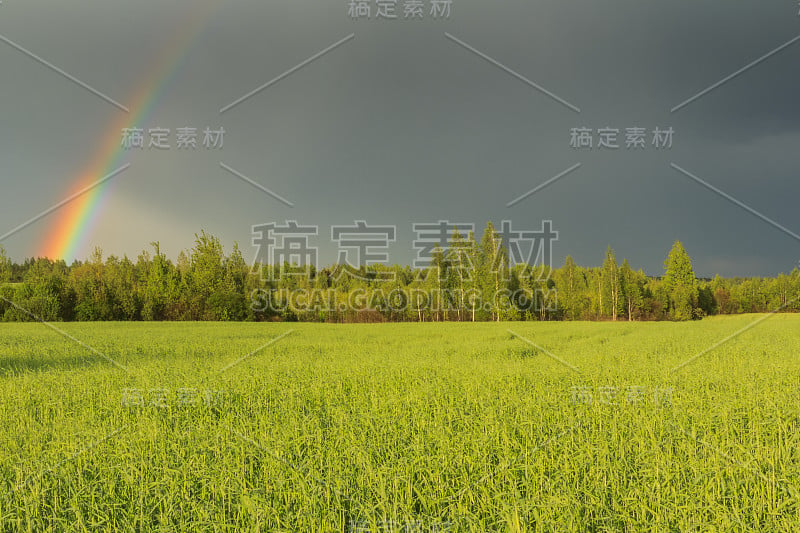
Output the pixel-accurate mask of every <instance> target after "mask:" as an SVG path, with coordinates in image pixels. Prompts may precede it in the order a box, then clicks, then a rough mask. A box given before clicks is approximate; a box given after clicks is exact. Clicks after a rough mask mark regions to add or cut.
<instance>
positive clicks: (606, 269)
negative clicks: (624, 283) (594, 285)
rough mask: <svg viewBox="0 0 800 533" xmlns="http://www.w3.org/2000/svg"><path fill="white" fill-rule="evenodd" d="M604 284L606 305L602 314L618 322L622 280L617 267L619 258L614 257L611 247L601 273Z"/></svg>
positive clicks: (603, 293)
mask: <svg viewBox="0 0 800 533" xmlns="http://www.w3.org/2000/svg"><path fill="white" fill-rule="evenodd" d="M601 280H602V281H601V283H602V293H601V294H602V301H603V302H604V304H601V305H603V307H602V312H603V313H604V314H605V315H606V316H608V315H610V316H611V319H612V320H614V321H616V320H617V315H618V313H619V306H620V292H621V291H620V280H619V267H618V266H617V258H616V257H615V256H614V250H612V249H611V247H610V246H609V247H608V249H607V250H606V258H605V260H604V261H603V268H602V272H601Z"/></svg>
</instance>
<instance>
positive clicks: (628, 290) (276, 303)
mask: <svg viewBox="0 0 800 533" xmlns="http://www.w3.org/2000/svg"><path fill="white" fill-rule="evenodd" d="M151 246H152V252H148V251H143V252H142V253H141V254H140V255H139V256H138V257H137V259H136V260H135V261H132V260H130V259H129V258H128V257H122V258H119V257H115V256H113V255H112V256H109V257H107V258H105V259H104V258H103V254H102V252H101V251H100V250H99V249H97V250H95V251H94V253H93V254H92V256H91V257H90V258H89V259H88V260H87V261H75V262H74V263H73V264H71V265H67V264H66V263H65V262H64V261H63V260H55V261H54V260H50V259H46V258H37V259H28V260H26V261H24V262H23V263H21V264H17V263H14V262H12V261H11V260H9V258H8V257H7V255H6V253H5V251H4V250H3V249H2V247H0V320H2V321H6V322H20V321H32V320H45V321H139V320H145V321H150V320H156V321H159V320H172V321H179V320H216V321H227V320H230V321H266V320H270V321H280V320H282V321H316V322H384V321H391V322H405V321H408V322H429V321H433V322H435V321H489V320H494V321H499V320H628V321H633V320H637V321H640V320H692V319H700V318H702V317H704V316H708V315H720V314H738V313H763V312H772V311H775V310H780V311H783V312H798V311H800V271H798V269H797V268H795V269H794V270H792V271H791V272H790V273H789V274H781V275H779V276H777V277H774V278H721V277H720V276H717V277H715V278H713V279H697V278H696V277H695V273H694V271H693V268H692V263H691V259H690V257H689V254H688V253H687V252H686V250H685V249H684V247H683V245H682V244H681V243H680V242H676V243H675V244H674V245H673V247H672V249H671V250H670V251H669V253H668V255H667V258H666V260H665V264H664V274H663V276H657V277H656V276H647V275H645V273H644V272H643V271H642V270H634V269H633V268H632V267H631V266H630V264H629V263H628V261H627V260H624V261H622V263H621V264H619V263H618V261H617V258H616V256H615V253H614V251H613V250H612V249H611V248H610V247H609V248H608V250H607V251H606V254H605V258H604V260H603V263H602V265H601V266H599V267H582V266H579V265H577V264H575V261H574V260H573V259H572V258H571V257H569V256H568V257H567V258H566V260H565V262H564V264H563V265H562V266H560V267H558V268H551V267H549V266H546V265H529V264H514V265H511V264H510V261H509V258H508V250H507V249H506V248H505V247H504V246H503V243H502V242H499V241H498V237H497V232H496V231H495V229H494V226H493V225H492V224H491V223H489V224H487V227H486V230H485V231H484V233H483V237H482V238H481V240H480V241H476V238H475V235H474V234H473V233H470V234H469V235H464V236H462V235H460V234H458V233H457V232H456V233H454V234H453V236H452V239H451V241H450V242H449V245H448V247H447V248H445V249H441V248H436V249H435V250H434V251H433V254H432V259H431V264H430V266H429V267H427V268H412V267H410V266H401V265H393V266H384V265H374V266H369V267H364V266H362V267H359V268H353V267H349V266H347V265H340V264H334V265H331V266H329V267H324V268H317V267H314V266H309V267H308V268H307V270H306V271H305V272H303V275H286V273H287V272H290V271H291V272H294V273H295V274H296V270H297V268H296V266H294V268H293V266H292V265H288V264H283V265H262V264H259V265H256V266H255V267H253V266H251V265H248V264H247V262H246V261H245V260H244V258H243V256H242V253H241V251H240V250H239V248H238V246H237V245H234V247H233V250H232V251H231V252H230V253H229V254H226V253H225V252H224V250H223V247H222V245H221V244H220V241H219V239H217V238H216V237H214V236H212V235H209V234H207V233H205V232H201V233H200V234H199V235H195V243H194V246H193V247H192V248H191V250H188V251H185V252H181V253H180V255H179V256H178V258H177V261H175V262H172V261H171V260H169V259H167V257H166V256H165V255H164V254H163V253H162V251H161V249H160V246H159V244H158V243H157V242H156V243H151Z"/></svg>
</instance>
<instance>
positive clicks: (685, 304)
mask: <svg viewBox="0 0 800 533" xmlns="http://www.w3.org/2000/svg"><path fill="white" fill-rule="evenodd" d="M664 268H665V273H664V285H665V288H666V290H667V292H668V294H669V308H670V309H669V312H670V317H671V318H672V319H673V320H690V319H692V318H694V317H695V313H696V311H695V309H697V299H698V291H697V280H696V278H695V275H694V269H692V260H691V258H690V257H689V254H688V253H687V252H686V250H685V249H684V247H683V244H682V243H681V242H680V241H675V244H673V245H672V249H671V250H670V252H669V255H668V256H667V260H666V261H665V262H664Z"/></svg>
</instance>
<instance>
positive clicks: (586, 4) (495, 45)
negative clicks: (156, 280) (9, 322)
mask: <svg viewBox="0 0 800 533" xmlns="http://www.w3.org/2000/svg"><path fill="white" fill-rule="evenodd" d="M348 3H349V2H348V0H324V1H323V0H316V1H311V0H309V1H297V0H282V1H273V0H266V1H264V0H261V1H218V2H209V1H207V0H173V1H171V2H163V1H162V0H139V1H136V2H130V1H116V0H70V1H68V2H64V1H63V0H51V1H42V0H24V1H23V0H4V1H3V2H2V4H0V36H2V37H3V41H5V40H10V41H12V42H13V43H15V44H16V45H18V46H20V47H23V48H24V49H25V50H27V51H28V52H30V53H33V54H36V55H38V56H39V57H41V58H42V59H44V60H46V61H47V62H49V63H50V64H51V65H53V66H54V67H57V68H58V69H62V70H63V71H64V72H65V73H67V74H69V75H71V76H74V77H75V78H76V79H77V80H79V81H80V82H82V83H84V84H86V85H88V86H90V87H92V88H93V89H95V90H96V91H98V92H101V93H103V94H104V95H105V96H107V97H108V98H110V99H113V100H114V101H116V102H119V103H120V104H122V105H123V106H126V107H130V113H125V112H124V111H122V110H120V109H118V108H117V107H115V106H114V105H112V104H111V103H109V102H108V101H106V100H104V99H103V98H101V97H100V96H98V95H97V94H94V93H93V92H91V91H90V90H88V89H87V88H85V87H81V86H79V85H78V84H77V83H75V82H73V81H70V80H69V79H66V77H65V76H63V75H62V74H60V73H58V72H55V71H54V70H53V69H51V68H48V67H47V66H45V65H43V64H41V63H39V62H37V61H35V60H34V59H33V58H31V57H30V56H29V55H27V54H26V53H23V52H22V51H20V50H19V49H16V48H15V47H14V46H12V45H11V44H9V43H7V42H0V69H2V70H0V72H2V77H0V80H2V81H0V184H1V185H2V188H0V206H1V208H0V235H2V234H4V233H6V232H7V231H8V230H11V229H12V228H14V227H16V226H18V225H19V224H21V223H23V222H25V221H26V220H29V219H30V218H32V217H34V216H35V215H37V214H39V213H41V212H42V211H44V210H45V209H47V208H49V207H51V206H53V205H55V204H57V203H59V202H60V201H62V200H64V198H66V197H67V196H69V194H70V191H71V187H73V184H74V183H75V181H76V180H77V179H78V178H80V177H81V174H82V172H83V171H84V170H85V169H86V168H87V167H88V166H89V164H90V162H92V161H93V160H95V159H96V158H97V157H98V154H102V153H103V146H104V145H107V144H108V143H109V139H110V138H111V140H112V141H113V140H114V138H116V139H117V144H119V142H120V141H121V138H122V133H121V131H120V130H119V129H118V126H117V125H118V124H120V123H125V121H126V120H127V121H128V125H129V126H131V127H133V126H138V127H141V128H144V129H148V128H153V127H163V128H170V129H171V130H172V138H171V140H170V142H171V144H172V148H171V149H169V150H163V151H158V150H152V149H151V150H148V149H145V150H131V151H127V152H124V153H123V154H122V156H121V159H120V163H121V164H125V163H130V167H129V168H128V169H127V170H126V171H124V172H122V173H121V174H119V175H118V176H117V177H115V178H114V179H113V180H111V181H109V182H108V184H106V185H104V188H105V189H104V190H105V196H106V198H107V201H106V202H105V203H104V205H103V208H102V210H101V212H100V213H99V215H98V218H97V223H96V224H95V226H94V227H93V229H92V231H91V232H90V233H89V234H88V239H87V242H86V243H85V245H84V246H83V247H82V249H80V250H79V251H78V255H79V256H80V257H81V258H83V257H86V256H87V255H88V254H89V253H90V251H91V249H92V248H93V247H94V246H100V247H102V248H103V250H104V251H105V253H106V254H110V253H113V254H117V255H122V254H127V255H128V256H129V257H132V258H135V257H136V256H137V255H138V253H139V252H140V251H141V250H142V249H144V248H146V247H148V243H149V242H151V241H154V240H159V241H161V244H162V249H163V250H165V251H166V253H167V254H168V255H169V256H170V257H173V258H174V257H176V256H177V254H178V252H179V251H180V250H182V249H187V248H190V247H191V245H192V243H193V239H194V233H195V232H199V231H200V230H201V229H204V230H206V231H208V232H210V233H213V234H215V235H217V236H219V237H220V238H221V239H222V241H223V244H224V245H225V246H226V249H228V250H229V249H230V247H231V246H232V244H233V243H234V242H235V241H237V242H239V244H240V246H241V247H242V249H243V252H244V253H245V255H246V256H247V257H251V256H252V255H253V254H254V249H253V248H252V247H251V245H250V239H251V226H252V225H254V224H259V223H265V222H277V223H283V222H284V221H285V220H297V221H298V222H300V223H301V224H309V225H317V226H319V230H320V234H321V235H320V238H319V239H317V240H316V241H312V244H316V245H317V246H319V248H320V251H321V258H322V262H324V263H330V262H332V261H334V260H335V254H334V246H333V245H332V244H331V243H330V238H329V235H330V228H331V226H332V225H346V224H353V221H354V220H357V219H364V220H366V221H367V222H368V223H370V224H381V225H396V226H397V229H398V241H397V242H396V243H394V244H393V245H392V246H391V248H390V261H391V262H393V263H394V262H398V263H410V262H411V261H412V260H413V259H414V257H415V251H414V249H413V247H412V240H413V239H414V233H413V231H412V223H414V222H435V221H438V220H450V221H453V222H468V223H474V224H475V225H476V228H477V229H478V230H479V233H480V231H481V230H482V229H483V227H484V225H485V224H486V221H487V220H494V221H495V222H497V223H499V221H501V220H503V219H508V220H511V221H512V222H513V224H514V226H515V227H516V228H519V229H538V228H539V226H540V224H541V221H542V220H544V219H548V220H552V221H553V225H554V229H556V230H557V231H558V232H559V241H558V242H557V243H556V244H555V245H554V255H555V262H556V263H557V264H561V262H562V261H563V259H564V257H565V256H566V255H568V254H571V255H572V256H573V257H574V258H575V260H576V261H577V262H578V263H579V264H583V265H596V264H599V263H600V262H601V261H602V258H603V253H604V250H605V248H606V246H608V245H611V246H612V247H613V248H614V249H615V251H616V252H617V256H618V258H619V259H620V261H621V259H622V258H627V259H628V260H629V261H630V262H631V264H632V265H633V266H634V267H635V268H642V269H644V270H645V271H646V272H647V273H650V274H660V273H662V272H663V261H664V257H665V256H666V253H667V251H668V249H669V248H670V246H671V244H672V242H673V241H674V240H676V239H679V240H681V241H683V242H684V244H685V246H686V248H687V250H688V251H689V253H690V255H691V256H692V258H693V260H694V265H695V270H696V272H697V273H698V275H701V276H711V275H713V274H715V273H720V274H722V275H726V276H739V275H741V276H744V275H773V274H776V273H778V272H788V271H789V270H791V269H792V268H793V267H794V266H795V265H796V264H797V263H798V260H800V239H798V238H796V237H794V236H792V235H790V234H788V233H795V234H798V233H800V209H798V202H799V199H800V194H799V193H800V179H798V178H800V172H799V169H800V99H799V98H798V94H800V69H798V64H799V63H800V40H799V41H797V42H795V43H792V44H789V45H787V46H785V47H784V48H783V49H780V50H777V49H778V48H779V47H781V46H782V45H785V44H786V43H788V42H789V41H791V40H792V39H794V38H795V37H797V36H798V35H800V17H798V10H800V6H798V3H797V2H796V1H789V0H775V1H771V2H763V1H761V0H742V1H739V2H735V3H734V2H729V1H725V0H709V1H704V2H697V1H696V0H671V1H668V2H665V1H663V0H636V1H633V0H547V1H522V0H495V1H491V2H488V1H477V0H453V2H452V7H451V10H452V11H451V14H450V17H449V18H448V19H433V18H432V17H431V16H430V8H431V0H424V15H425V16H424V18H423V19H422V20H404V19H403V4H404V0H399V1H398V2H397V4H398V6H397V11H398V13H399V18H398V19H396V20H376V19H375V15H376V11H377V9H378V7H377V6H376V3H375V2H374V1H372V2H370V4H371V10H372V13H371V14H372V17H371V18H370V19H363V18H362V19H358V20H354V19H352V18H351V17H349V16H348ZM193 28H197V31H195V30H193ZM351 34H354V38H352V39H350V40H347V41H345V42H343V43H341V44H340V45H339V46H337V47H336V48H335V49H332V50H329V51H328V52H327V53H325V54H324V55H322V56H321V57H318V58H317V59H316V60H315V61H313V62H311V63H309V64H307V65H305V66H303V67H302V68H299V69H296V70H295V71H294V72H292V73H291V74H289V75H288V76H286V77H284V78H283V79H281V80H280V81H278V82H277V83H275V84H273V85H271V86H270V87H268V88H266V89H264V90H263V91H261V92H259V93H257V94H255V95H253V96H251V97H250V98H248V99H246V100H244V101H242V102H241V103H239V104H238V105H236V106H234V107H232V108H230V109H228V110H226V111H225V112H224V113H221V112H220V110H221V109H222V108H223V107H225V106H227V105H229V104H231V103H232V102H234V101H236V100H237V99H239V98H240V97H242V96H244V95H246V94H248V93H250V92H251V91H253V90H254V89H256V88H258V87H259V86H262V85H263V84H265V83H267V82H269V81H270V80H273V79H275V78H276V77H278V76H279V75H281V74H283V73H285V72H287V71H289V70H290V69H293V68H294V67H296V66H297V65H299V64H301V63H303V62H304V61H306V60H307V59H309V58H311V57H312V56H315V55H316V54H318V53H319V52H321V51H323V50H325V49H327V48H329V47H331V45H333V44H335V43H337V42H340V41H342V40H343V39H345V38H346V37H348V36H349V35H351ZM446 34H449V35H450V36H451V37H448V35H446ZM182 41H183V42H188V46H182V45H181V42H182ZM176 42H177V43H178V44H175V43H176ZM468 48H471V49H468ZM776 50H777V51H776ZM773 51H775V52H774V53H773V54H772V55H770V56H769V57H768V58H766V59H764V60H763V61H760V62H758V63H757V64H752V65H751V63H752V62H754V61H756V60H758V59H759V58H762V57H763V56H765V55H766V54H768V53H770V52H773ZM177 52H181V53H177ZM479 54H483V55H484V56H485V57H481V56H480V55H479ZM171 58H177V60H176V61H173V60H172V59H171ZM493 62H496V63H499V64H502V65H505V66H506V67H507V68H508V69H510V70H511V71H513V73H516V75H517V76H518V77H517V76H515V75H514V74H513V73H511V72H507V71H504V70H503V69H502V68H501V67H500V66H498V64H495V63H493ZM164 63H167V65H168V66H169V65H172V67H174V68H171V67H170V68H169V69H168V70H167V72H166V74H167V75H166V76H164V74H165V73H164V72H162V73H159V69H160V66H159V65H162V64H164ZM748 65H750V66H749V68H747V69H746V70H744V71H742V72H741V73H740V74H739V75H737V76H735V77H733V78H732V79H729V80H728V81H725V82H724V83H722V84H720V85H719V86H717V87H716V88H714V89H713V90H711V91H709V92H707V93H706V94H704V95H702V96H700V97H699V98H697V99H695V100H693V101H691V102H689V103H688V104H687V105H685V106H683V107H681V108H680V109H678V110H675V111H674V112H671V110H672V109H673V108H675V107H676V106H679V105H680V104H682V103H684V102H685V101H686V100H688V99H690V98H691V97H693V96H695V95H697V94H698V93H700V92H701V91H703V90H704V89H706V88H709V87H711V86H713V85H714V84H717V82H720V81H722V80H725V79H726V78H728V77H729V76H731V75H732V74H734V73H736V72H737V71H739V70H740V69H743V68H744V67H747V66H748ZM519 77H522V78H524V80H523V79H520V78H519ZM525 80H527V81H525ZM528 82H531V83H528ZM533 85H536V86H533ZM142 87H155V88H158V90H156V91H153V94H155V95H156V96H155V99H154V101H153V104H154V106H153V109H152V113H151V114H149V115H147V116H146V117H145V120H144V121H142V122H140V123H135V120H136V119H137V117H139V116H140V114H139V112H140V110H139V109H137V108H136V107H135V106H136V105H137V104H136V102H137V99H138V97H139V93H140V92H141V89H142ZM548 93H549V94H548ZM574 108H579V110H580V111H579V112H577V111H576V110H575V109H574ZM126 117H127V119H126ZM186 126H188V127H196V128H198V129H200V130H202V129H204V128H206V127H210V128H212V129H216V128H219V127H223V128H224V129H225V130H226V134H225V137H224V147H223V148H222V149H221V150H207V149H203V148H202V147H199V148H198V149H197V150H194V151H192V150H178V149H176V148H175V139H174V133H175V129H177V128H180V127H186ZM580 127H586V128H591V129H592V130H595V131H594V133H595V135H594V136H593V142H594V145H595V146H594V148H593V149H591V150H590V149H586V148H582V149H576V148H573V147H571V146H570V140H571V139H570V137H571V135H570V131H571V129H572V128H580ZM605 127H611V128H617V129H619V130H620V133H619V136H618V139H617V143H618V144H619V145H620V146H621V147H620V148H619V149H606V148H602V149H601V148H598V147H597V143H598V141H599V137H598V136H597V134H596V130H597V129H600V128H605ZM632 127H642V128H646V131H647V137H646V142H647V145H646V148H644V149H626V148H625V129H626V128H632ZM656 127H658V128H661V129H667V128H670V127H671V128H673V129H674V132H675V133H674V136H673V145H672V147H671V148H661V149H658V148H656V147H654V146H652V144H651V141H652V130H653V129H655V128H656ZM201 137H202V134H201ZM146 142H147V140H146ZM220 162H222V163H224V164H226V165H228V166H229V167H230V168H232V169H234V170H235V171H237V172H239V173H241V174H243V175H245V176H247V177H249V178H251V179H252V180H254V181H256V182H258V183H259V184H261V185H262V186H263V187H265V188H268V189H269V190H271V191H273V192H274V193H275V194H277V195H279V196H280V197H282V198H284V199H286V200H288V201H289V202H291V203H292V204H293V205H294V207H289V206H287V205H285V204H283V203H281V202H280V201H278V200H277V199H275V198H273V197H271V196H269V195H268V194H266V193H264V192H262V191H260V190H258V189H256V188H255V187H253V186H251V185H249V184H247V183H245V182H244V181H243V180H241V179H239V178H238V177H236V176H234V175H233V174H231V173H230V172H228V171H226V170H224V169H223V168H221V166H220ZM578 163H580V164H581V166H580V167H579V168H577V169H575V170H574V171H573V172H571V173H569V174H566V175H564V176H563V177H561V178H560V179H558V180H556V181H554V182H553V183H551V184H550V185H549V186H547V187H546V188H543V189H541V190H539V191H538V192H536V193H535V194H532V195H530V196H529V197H527V198H526V199H524V200H522V201H520V202H518V203H516V204H515V205H513V206H512V207H507V204H508V203H509V202H511V201H512V200H514V199H516V198H518V197H519V196H521V195H522V194H524V193H526V192H527V191H530V190H532V189H534V188H535V187H537V186H539V185H540V184H542V183H544V182H546V181H548V180H550V179H551V178H553V177H554V176H557V175H559V174H560V173H562V172H563V171H565V170H567V169H569V168H572V167H573V166H575V165H576V164H578ZM673 164H674V165H677V166H678V167H680V168H681V169H684V170H685V171H687V172H689V173H691V174H692V175H693V176H695V177H696V178H698V179H700V180H703V181H705V182H706V183H708V184H709V185H711V186H713V187H716V188H717V189H719V190H720V191H723V192H724V193H726V194H728V195H729V196H730V197H731V198H734V199H736V200H738V201H739V202H741V203H743V204H745V205H746V206H747V207H748V208H749V209H752V210H754V211H755V212H757V213H760V214H761V216H762V217H766V218H768V219H770V220H772V221H774V222H775V223H776V224H779V225H781V226H782V227H783V228H784V229H785V230H787V231H783V230H782V229H780V228H777V227H775V226H774V225H772V224H770V223H769V222H767V221H765V220H763V219H762V218H759V217H758V216H756V215H754V214H753V213H751V212H748V210H746V209H745V208H744V207H742V206H738V205H734V203H733V202H731V201H729V200H728V199H726V198H724V197H723V196H722V195H720V194H718V193H716V192H713V191H712V190H709V188H707V187H704V186H703V185H702V184H700V183H699V182H698V181H697V180H696V179H694V178H691V177H689V176H687V175H685V174H683V173H681V172H680V171H678V170H677V169H675V168H673V167H672V166H671V165H673ZM110 170H112V169H109V171H110ZM101 177H102V176H101V175H98V176H97V178H98V179H99V178H101ZM58 221H59V212H58V211H57V212H54V213H52V214H50V215H48V216H46V217H44V218H42V219H41V220H39V221H37V222H36V223H34V224H31V225H30V226H28V227H26V228H25V229H23V230H22V231H19V232H17V233H16V234H14V235H12V236H10V237H8V238H6V239H5V240H3V242H0V245H2V246H3V247H5V248H6V249H7V250H8V252H9V254H10V255H11V256H12V257H13V258H14V259H16V260H22V259H23V258H24V257H27V256H30V255H34V254H36V253H37V251H38V250H39V249H40V243H41V242H42V240H43V239H44V238H45V237H46V235H47V234H49V233H51V232H53V231H54V229H55V228H54V226H55V225H56V224H57V223H58ZM68 259H73V258H68Z"/></svg>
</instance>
